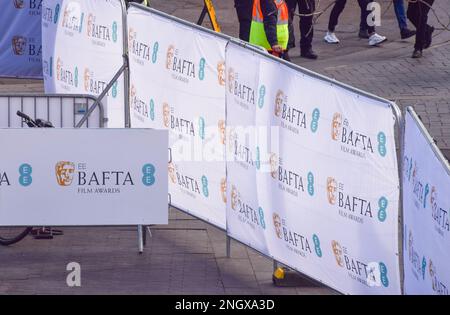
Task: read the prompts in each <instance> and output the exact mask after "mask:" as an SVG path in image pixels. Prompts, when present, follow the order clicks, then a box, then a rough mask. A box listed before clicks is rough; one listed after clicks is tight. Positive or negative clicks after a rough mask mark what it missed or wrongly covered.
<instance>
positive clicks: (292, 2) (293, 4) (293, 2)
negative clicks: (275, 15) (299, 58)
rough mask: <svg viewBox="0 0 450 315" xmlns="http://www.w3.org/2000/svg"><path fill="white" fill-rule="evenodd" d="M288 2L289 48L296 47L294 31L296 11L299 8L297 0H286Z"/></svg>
mask: <svg viewBox="0 0 450 315" xmlns="http://www.w3.org/2000/svg"><path fill="white" fill-rule="evenodd" d="M286 4H287V6H288V10H289V23H288V27H289V41H288V47H287V48H288V49H291V48H294V47H295V33H294V24H293V22H294V12H295V9H296V8H297V0H286Z"/></svg>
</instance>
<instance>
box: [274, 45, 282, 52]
mask: <svg viewBox="0 0 450 315" xmlns="http://www.w3.org/2000/svg"><path fill="white" fill-rule="evenodd" d="M272 51H274V52H276V53H278V54H281V53H282V52H283V48H281V46H280V45H273V46H272Z"/></svg>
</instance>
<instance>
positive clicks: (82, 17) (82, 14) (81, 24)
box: [79, 13, 84, 33]
mask: <svg viewBox="0 0 450 315" xmlns="http://www.w3.org/2000/svg"><path fill="white" fill-rule="evenodd" d="M83 19H84V13H81V18H80V29H79V32H80V33H81V31H82V30H83Z"/></svg>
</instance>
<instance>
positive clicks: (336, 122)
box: [331, 113, 342, 141]
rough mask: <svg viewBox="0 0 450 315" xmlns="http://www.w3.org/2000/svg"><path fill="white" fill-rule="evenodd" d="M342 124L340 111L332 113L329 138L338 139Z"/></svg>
mask: <svg viewBox="0 0 450 315" xmlns="http://www.w3.org/2000/svg"><path fill="white" fill-rule="evenodd" d="M341 126H342V115H341V114H340V113H334V115H333V121H332V122H331V139H333V140H336V141H337V140H339V135H340V134H341Z"/></svg>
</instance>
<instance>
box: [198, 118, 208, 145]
mask: <svg viewBox="0 0 450 315" xmlns="http://www.w3.org/2000/svg"><path fill="white" fill-rule="evenodd" d="M205 126H206V123H205V118H203V117H200V118H199V119H198V130H199V132H198V135H199V136H200V139H202V140H205Z"/></svg>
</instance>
